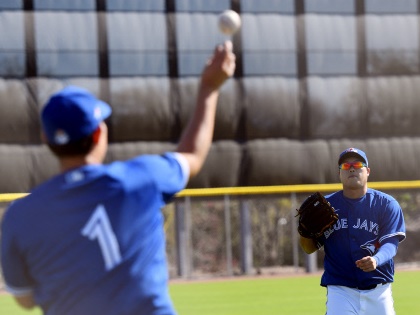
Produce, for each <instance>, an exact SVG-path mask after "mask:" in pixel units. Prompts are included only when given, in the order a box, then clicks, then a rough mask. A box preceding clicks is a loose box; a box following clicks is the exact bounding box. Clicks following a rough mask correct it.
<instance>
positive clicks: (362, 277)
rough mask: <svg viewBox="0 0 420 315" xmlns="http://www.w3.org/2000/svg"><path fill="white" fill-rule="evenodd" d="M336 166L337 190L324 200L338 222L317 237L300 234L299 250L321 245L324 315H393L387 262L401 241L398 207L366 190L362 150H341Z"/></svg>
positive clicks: (402, 230) (391, 274)
mask: <svg viewBox="0 0 420 315" xmlns="http://www.w3.org/2000/svg"><path fill="white" fill-rule="evenodd" d="M338 166H339V174H340V180H341V183H342V184H343V190H340V191H338V192H335V193H333V194H331V195H328V196H325V198H326V199H327V200H328V201H329V202H330V204H331V205H332V206H333V207H334V209H335V211H336V214H337V215H338V221H337V222H336V223H335V224H334V226H333V227H331V228H330V229H328V230H326V231H325V232H324V233H323V235H321V237H319V238H317V239H311V238H305V237H302V236H301V237H300V244H301V247H302V248H303V250H304V251H305V252H306V253H308V254H310V253H313V252H315V251H316V250H318V249H319V248H321V247H322V246H323V247H324V250H325V258H324V274H323V275H322V278H321V285H322V286H324V287H327V313H326V314H327V315H356V314H357V315H376V314H378V315H379V314H380V315H393V314H395V311H394V301H393V298H392V291H391V283H392V282H393V281H394V260H393V258H394V256H395V255H396V253H397V249H398V244H399V243H400V242H402V241H403V240H404V239H405V223H404V217H403V213H402V210H401V207H400V205H399V204H398V202H397V200H395V199H394V198H393V197H392V196H390V195H387V194H385V193H383V192H380V191H377V190H374V189H370V188H368V187H367V181H368V176H369V174H370V168H369V166H368V158H367V156H366V154H365V152H363V151H362V150H359V149H356V148H348V149H346V150H345V151H343V152H342V153H341V154H340V156H339V159H338Z"/></svg>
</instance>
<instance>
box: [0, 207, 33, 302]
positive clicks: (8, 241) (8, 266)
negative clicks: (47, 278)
mask: <svg viewBox="0 0 420 315" xmlns="http://www.w3.org/2000/svg"><path fill="white" fill-rule="evenodd" d="M11 211H13V209H10V208H9V209H8V210H7V211H6V213H5V215H4V217H3V221H2V235H1V266H2V273H3V278H4V282H5V286H6V290H7V291H8V292H9V293H11V294H12V295H14V296H24V295H28V294H31V293H32V292H33V281H32V279H31V277H30V276H29V275H28V272H27V270H28V269H27V266H26V263H25V261H24V259H23V257H22V255H20V254H19V248H18V244H17V241H16V237H15V236H14V232H15V229H16V228H17V227H16V226H15V225H14V224H13V218H12V215H11V213H10V212H11Z"/></svg>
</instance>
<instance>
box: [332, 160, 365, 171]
mask: <svg viewBox="0 0 420 315" xmlns="http://www.w3.org/2000/svg"><path fill="white" fill-rule="evenodd" d="M351 167H353V168H354V169H359V168H362V167H367V165H366V163H363V162H347V163H341V164H340V166H339V167H338V168H339V169H340V170H345V171H347V170H349V169H350V168H351Z"/></svg>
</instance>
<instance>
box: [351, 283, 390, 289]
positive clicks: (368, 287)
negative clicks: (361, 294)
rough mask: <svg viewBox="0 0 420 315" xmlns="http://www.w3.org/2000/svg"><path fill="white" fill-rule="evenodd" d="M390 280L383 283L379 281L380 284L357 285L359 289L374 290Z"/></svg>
mask: <svg viewBox="0 0 420 315" xmlns="http://www.w3.org/2000/svg"><path fill="white" fill-rule="evenodd" d="M387 283H388V282H382V283H378V284H372V285H368V286H366V287H356V289H357V290H362V291H367V290H373V289H376V288H378V287H380V286H383V285H384V284H387Z"/></svg>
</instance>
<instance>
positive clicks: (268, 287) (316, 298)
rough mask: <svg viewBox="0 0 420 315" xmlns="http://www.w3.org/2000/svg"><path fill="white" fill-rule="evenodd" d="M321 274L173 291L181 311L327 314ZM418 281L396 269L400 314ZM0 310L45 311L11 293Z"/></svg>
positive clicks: (419, 274)
mask: <svg viewBox="0 0 420 315" xmlns="http://www.w3.org/2000/svg"><path fill="white" fill-rule="evenodd" d="M319 277H320V276H319V275H316V276H314V275H309V276H301V277H291V278H288V277H286V278H277V277H273V278H252V279H250V278H245V277H244V278H238V279H234V280H226V281H225V280H223V279H221V280H217V281H209V282H197V281H187V282H183V283H179V282H173V283H171V285H170V291H171V295H172V298H173V301H174V303H175V306H176V308H177V310H178V313H179V314H180V315H197V314H200V315H210V314H211V315H251V314H253V315H259V314H264V315H274V314H275V315H278V314H282V315H313V314H325V294H326V291H325V289H324V288H322V287H320V286H319ZM418 283H420V271H398V272H397V273H396V276H395V283H394V284H393V287H392V288H393V295H394V301H395V310H396V312H397V314H398V315H413V314H420V298H419V297H418V292H419V291H418V290H419V289H418V286H417V284H418ZM0 314H4V315H25V314H26V315H40V314H41V312H40V311H39V309H38V310H35V311H25V310H20V309H19V307H17V306H16V304H15V302H14V301H13V299H12V298H11V297H10V296H8V295H2V296H0ZM116 315H117V314H116Z"/></svg>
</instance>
